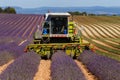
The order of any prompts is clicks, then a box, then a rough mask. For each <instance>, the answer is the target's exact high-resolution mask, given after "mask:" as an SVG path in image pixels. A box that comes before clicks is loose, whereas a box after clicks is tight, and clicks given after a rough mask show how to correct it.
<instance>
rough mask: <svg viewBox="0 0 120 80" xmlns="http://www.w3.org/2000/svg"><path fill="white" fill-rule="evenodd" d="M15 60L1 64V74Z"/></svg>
mask: <svg viewBox="0 0 120 80" xmlns="http://www.w3.org/2000/svg"><path fill="white" fill-rule="evenodd" d="M13 61H14V60H11V61H9V62H8V63H6V64H4V65H2V66H0V74H1V73H2V72H3V71H4V70H5V69H6V68H7V67H8V66H9V65H10V64H11V63H12V62H13Z"/></svg>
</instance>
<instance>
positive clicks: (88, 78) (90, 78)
mask: <svg viewBox="0 0 120 80" xmlns="http://www.w3.org/2000/svg"><path fill="white" fill-rule="evenodd" d="M75 62H76V64H77V65H78V67H79V68H80V69H81V70H82V72H83V74H84V75H85V78H86V80H97V78H96V77H95V76H94V75H92V73H91V72H89V71H88V69H87V68H86V67H85V65H83V64H82V62H80V61H77V60H75Z"/></svg>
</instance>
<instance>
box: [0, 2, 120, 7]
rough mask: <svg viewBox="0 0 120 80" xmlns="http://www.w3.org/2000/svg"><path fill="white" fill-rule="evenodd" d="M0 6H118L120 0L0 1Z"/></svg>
mask: <svg viewBox="0 0 120 80" xmlns="http://www.w3.org/2000/svg"><path fill="white" fill-rule="evenodd" d="M0 6H19V7H23V8H35V7H42V6H54V7H72V6H120V0H0Z"/></svg>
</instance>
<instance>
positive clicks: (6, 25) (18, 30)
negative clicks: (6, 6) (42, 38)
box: [0, 14, 43, 38]
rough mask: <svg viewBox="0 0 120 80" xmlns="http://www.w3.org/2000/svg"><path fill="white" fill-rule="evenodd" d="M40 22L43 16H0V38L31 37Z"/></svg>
mask: <svg viewBox="0 0 120 80" xmlns="http://www.w3.org/2000/svg"><path fill="white" fill-rule="evenodd" d="M30 20H32V21H33V22H31V21H30ZM42 21H43V15H25V14H24V15H22V14H21V15H20V14H12V15H8V14H0V22H1V23H0V36H17V37H24V38H25V37H31V35H32V34H33V33H34V31H35V29H36V25H40V26H41V24H42V23H41V22H42Z"/></svg>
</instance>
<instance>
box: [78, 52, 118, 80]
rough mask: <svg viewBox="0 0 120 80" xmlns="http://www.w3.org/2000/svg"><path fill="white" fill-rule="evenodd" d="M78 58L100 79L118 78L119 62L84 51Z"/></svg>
mask: <svg viewBox="0 0 120 80" xmlns="http://www.w3.org/2000/svg"><path fill="white" fill-rule="evenodd" d="M78 59H79V60H80V61H82V62H83V63H84V64H85V65H86V66H87V67H88V69H89V70H90V71H91V72H92V73H93V74H94V75H96V76H97V77H98V78H99V79H100V80H120V62H119V61H116V60H113V59H111V58H107V57H105V56H101V55H98V54H95V53H93V52H92V51H84V52H83V53H82V54H81V55H80V56H79V57H78Z"/></svg>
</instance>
